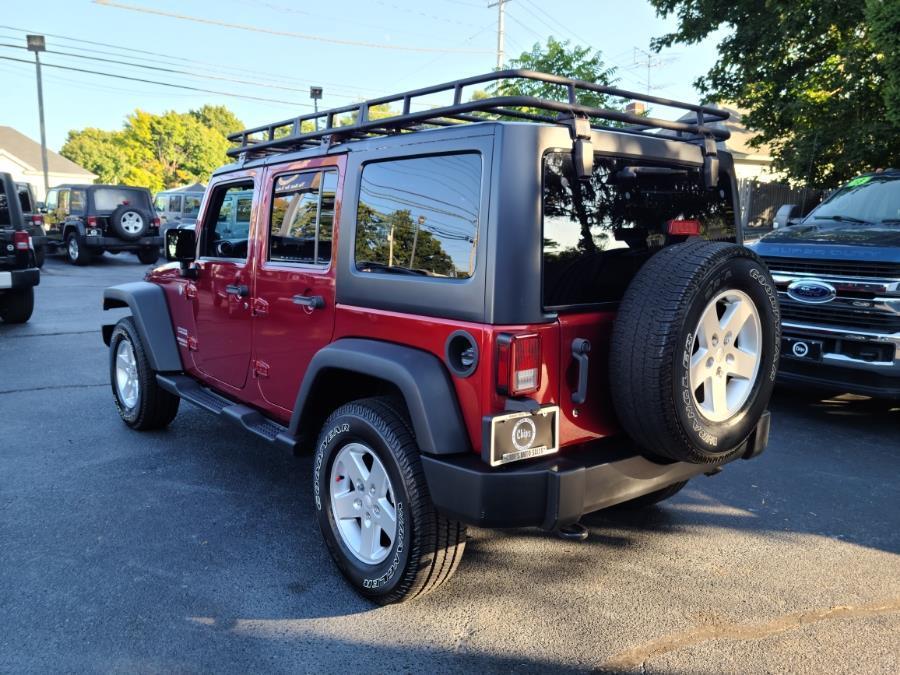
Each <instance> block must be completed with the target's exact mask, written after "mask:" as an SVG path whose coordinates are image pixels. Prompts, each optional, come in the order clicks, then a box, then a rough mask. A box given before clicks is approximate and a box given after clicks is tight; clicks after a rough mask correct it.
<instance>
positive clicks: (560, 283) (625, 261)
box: [543, 152, 735, 308]
mask: <svg viewBox="0 0 900 675" xmlns="http://www.w3.org/2000/svg"><path fill="white" fill-rule="evenodd" d="M543 202H544V203H543V208H544V233H543V262H544V271H543V275H544V278H543V285H544V306H545V307H553V308H560V307H567V306H571V305H590V304H596V303H602V302H617V301H619V300H620V299H621V298H622V296H623V295H624V293H625V289H626V288H627V286H628V284H629V282H630V281H631V279H632V277H634V275H635V273H636V272H637V270H638V269H639V268H640V267H641V265H643V263H644V262H645V261H646V260H647V259H648V258H649V257H650V256H651V255H652V254H653V253H655V252H656V251H658V250H659V249H661V248H662V247H663V246H666V245H669V244H673V243H678V242H680V241H684V239H685V238H686V237H684V236H673V235H670V234H668V223H669V221H671V220H682V221H685V220H686V221H699V228H700V233H701V236H703V237H705V238H707V239H714V240H731V241H733V240H734V238H735V218H734V205H733V202H732V195H731V181H730V178H729V177H728V175H727V174H724V173H723V174H722V175H721V176H720V179H719V185H718V187H717V188H716V189H714V190H707V189H706V188H705V187H704V186H703V184H702V180H701V175H700V170H699V169H697V168H692V167H684V166H678V165H665V164H657V163H648V162H636V161H634V160H631V159H619V158H609V157H601V156H597V157H595V159H594V172H593V175H592V176H591V179H590V180H589V181H579V180H578V178H577V177H576V174H575V170H574V166H573V164H572V156H571V153H570V152H555V153H549V154H547V155H546V156H545V158H544V186H543Z"/></svg>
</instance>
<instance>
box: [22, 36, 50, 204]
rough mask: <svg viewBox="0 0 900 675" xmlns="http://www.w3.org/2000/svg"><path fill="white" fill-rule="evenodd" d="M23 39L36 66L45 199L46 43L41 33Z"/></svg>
mask: <svg viewBox="0 0 900 675" xmlns="http://www.w3.org/2000/svg"><path fill="white" fill-rule="evenodd" d="M25 41H26V44H27V45H28V51H30V52H34V65H35V67H36V68H37V90H38V116H39V117H40V119H41V164H42V165H43V169H44V199H47V193H48V192H49V191H50V179H49V178H48V176H47V134H46V132H45V131H44V87H43V85H42V84H41V57H40V53H41V52H44V51H47V45H46V44H45V43H44V36H43V35H26V36H25Z"/></svg>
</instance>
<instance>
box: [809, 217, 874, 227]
mask: <svg viewBox="0 0 900 675" xmlns="http://www.w3.org/2000/svg"><path fill="white" fill-rule="evenodd" d="M813 218H815V219H816V220H836V221H837V222H839V223H860V224H862V225H868V224H869V221H868V220H860V219H859V218H854V217H853V216H813Z"/></svg>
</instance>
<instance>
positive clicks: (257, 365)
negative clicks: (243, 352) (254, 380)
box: [253, 360, 269, 377]
mask: <svg viewBox="0 0 900 675" xmlns="http://www.w3.org/2000/svg"><path fill="white" fill-rule="evenodd" d="M268 376H269V364H268V363H266V362H265V361H259V360H254V361H253V377H268Z"/></svg>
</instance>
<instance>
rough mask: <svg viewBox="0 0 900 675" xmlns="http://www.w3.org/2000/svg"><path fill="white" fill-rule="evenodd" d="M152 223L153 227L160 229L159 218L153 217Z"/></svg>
mask: <svg viewBox="0 0 900 675" xmlns="http://www.w3.org/2000/svg"><path fill="white" fill-rule="evenodd" d="M150 222H151V223H153V227H159V216H153V220H151V221H150Z"/></svg>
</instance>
